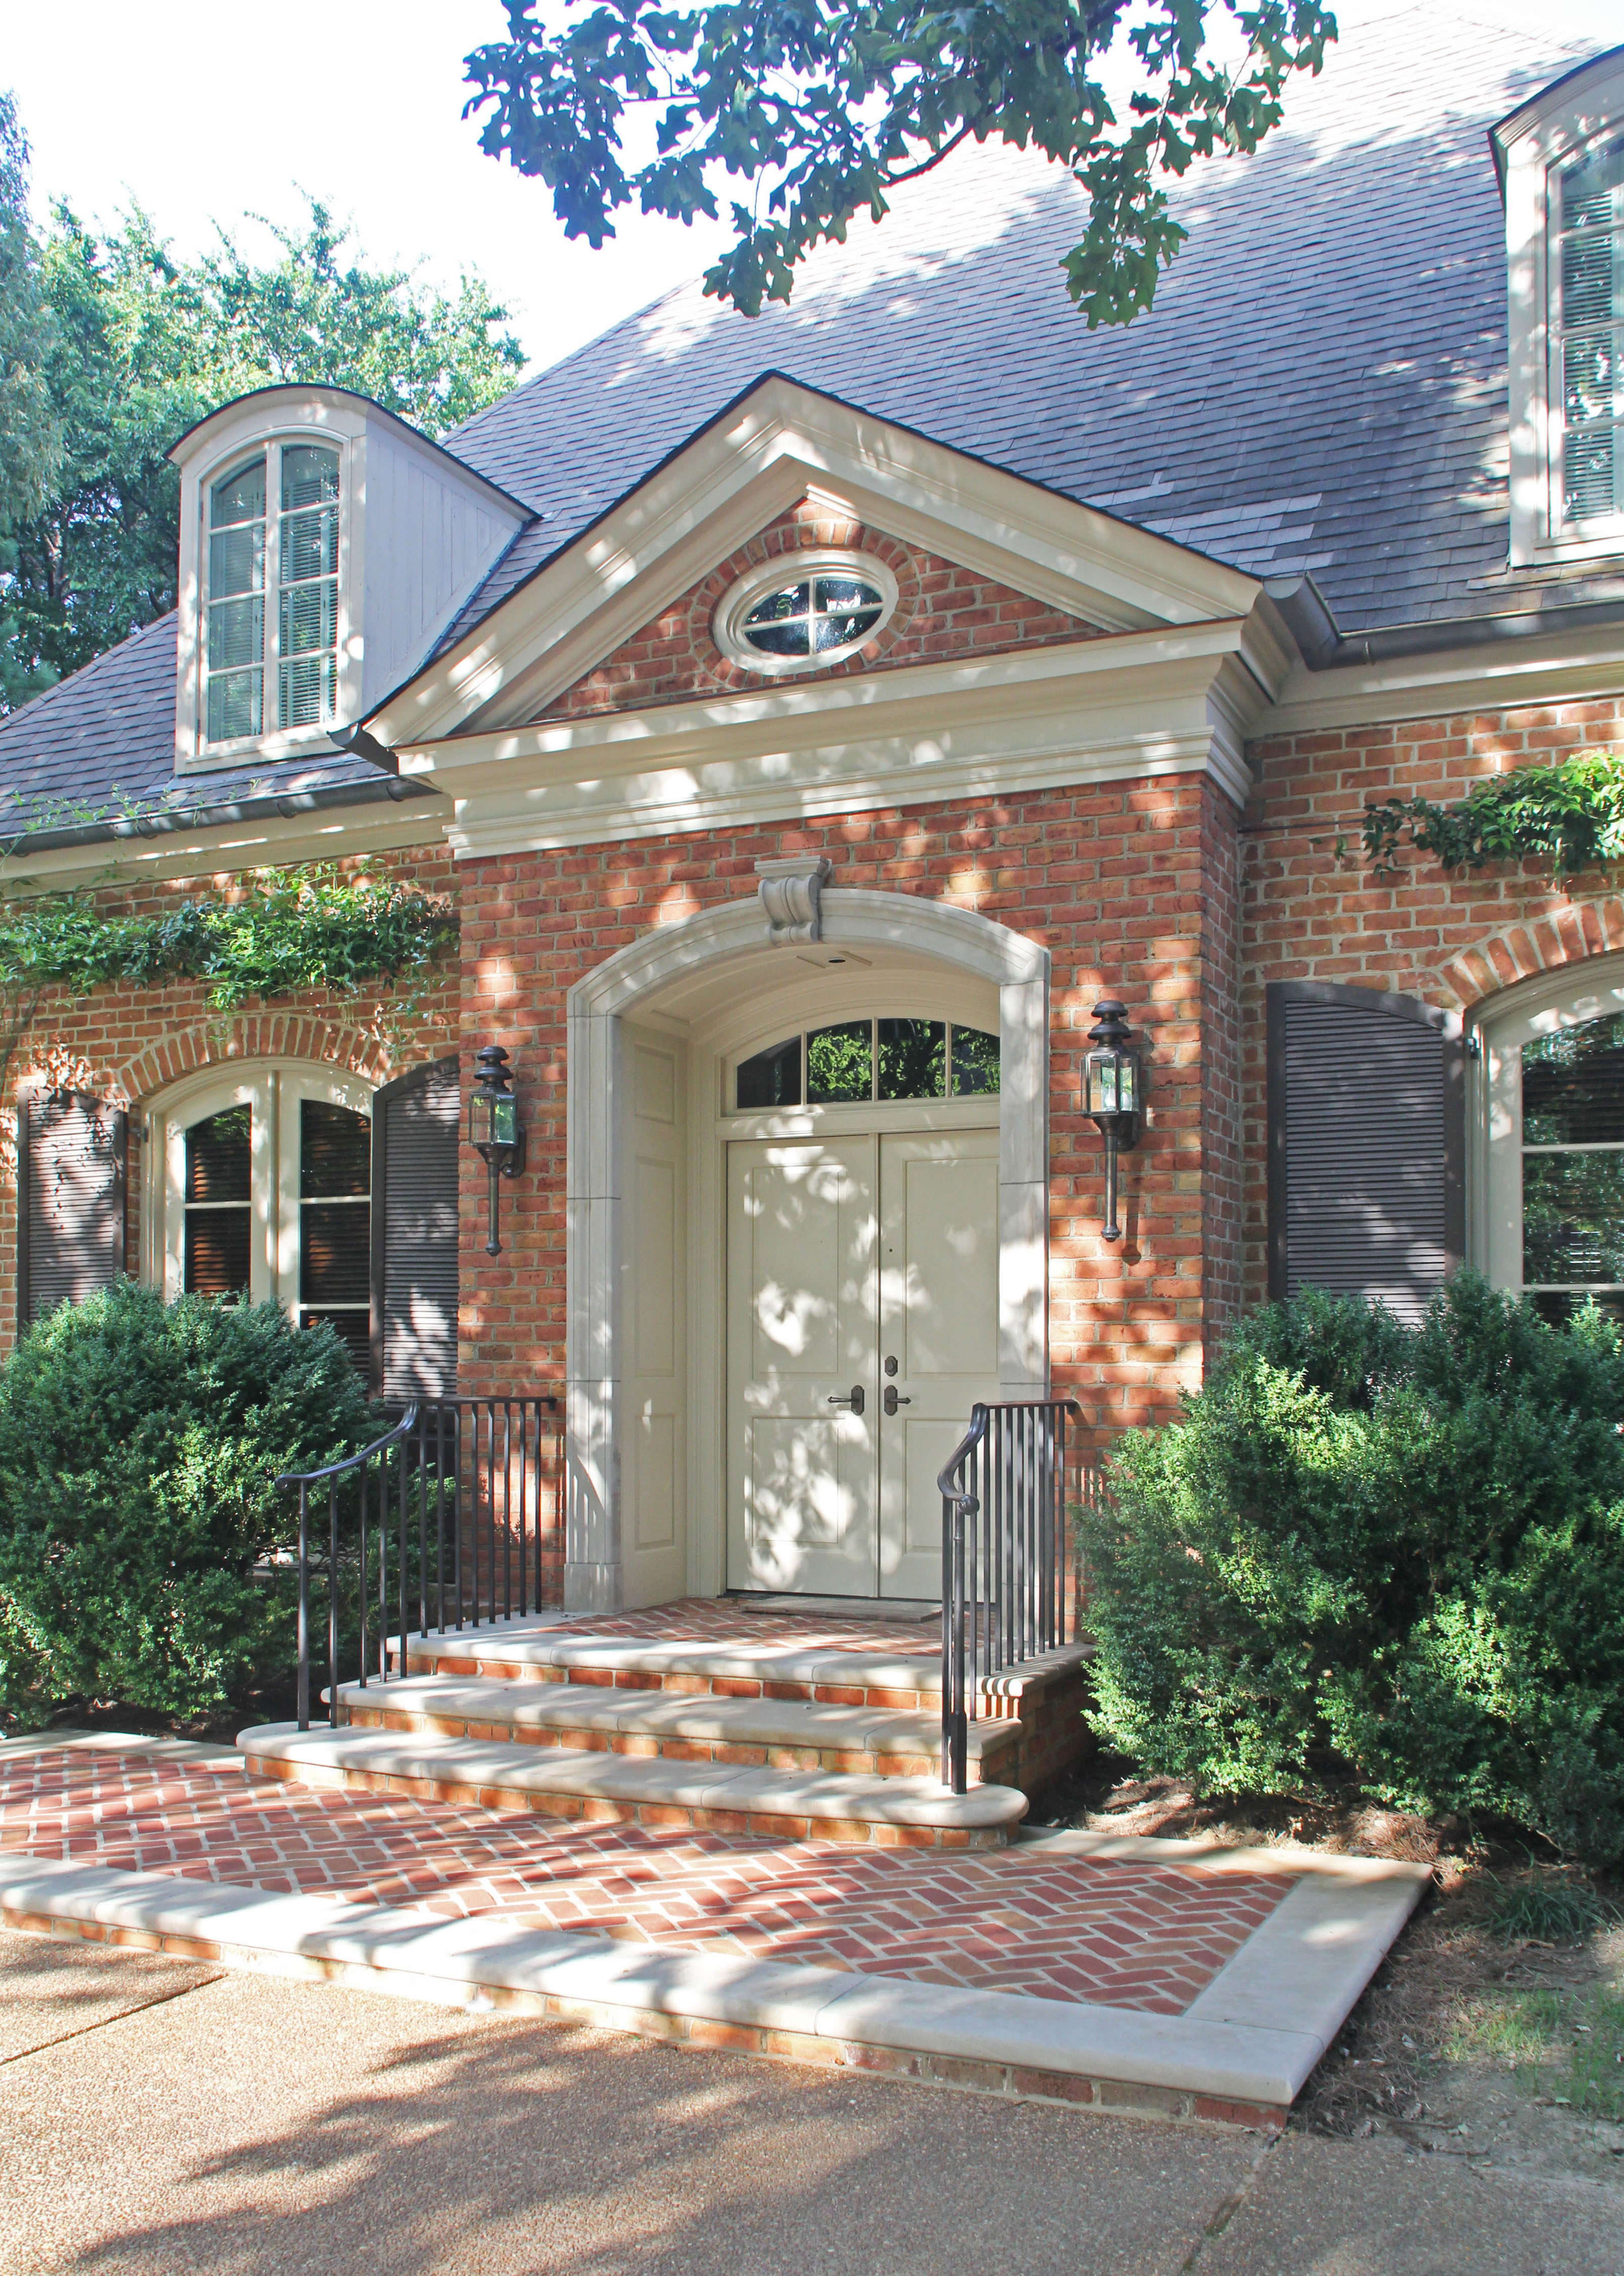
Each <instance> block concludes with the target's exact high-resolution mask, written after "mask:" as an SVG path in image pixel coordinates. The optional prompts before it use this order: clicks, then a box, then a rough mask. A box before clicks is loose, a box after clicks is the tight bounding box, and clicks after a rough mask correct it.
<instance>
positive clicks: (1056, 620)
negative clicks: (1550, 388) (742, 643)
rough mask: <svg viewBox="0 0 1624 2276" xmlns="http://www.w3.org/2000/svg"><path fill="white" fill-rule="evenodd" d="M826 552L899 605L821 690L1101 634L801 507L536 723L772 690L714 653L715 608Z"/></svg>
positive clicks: (813, 507) (815, 502)
mask: <svg viewBox="0 0 1624 2276" xmlns="http://www.w3.org/2000/svg"><path fill="white" fill-rule="evenodd" d="M830 545H839V546H845V547H847V548H850V549H852V550H855V551H858V552H863V553H872V554H875V555H877V557H878V558H879V559H880V560H882V561H884V563H885V565H886V566H887V567H888V568H889V569H890V570H891V572H892V575H893V576H894V577H895V578H896V580H897V585H898V588H899V599H898V603H897V608H896V611H895V613H894V614H893V615H892V618H891V620H890V622H889V623H887V624H885V625H883V626H881V627H880V629H879V631H878V632H877V633H876V634H875V636H874V638H873V640H871V641H869V643H868V645H867V646H866V647H865V648H863V649H861V651H860V653H859V654H858V655H856V656H848V657H847V658H846V661H845V662H844V663H843V664H831V665H825V666H824V667H823V669H822V670H821V671H819V673H818V675H817V676H818V678H819V679H820V680H824V679H831V678H836V677H839V676H841V675H844V674H847V673H850V672H854V671H868V670H871V669H872V668H873V667H874V666H876V665H893V664H926V663H941V662H944V661H945V660H947V659H949V658H951V657H953V656H992V655H997V654H998V653H999V652H1000V651H1001V650H1006V649H1015V648H1029V647H1033V646H1051V645H1052V644H1053V643H1054V642H1055V641H1071V640H1088V639H1092V638H1097V636H1098V634H1099V631H1100V627H1099V626H1097V625H1090V624H1086V623H1085V622H1084V621H1083V619H1082V618H1081V617H1070V616H1067V615H1066V614H1065V613H1064V611H1061V610H1059V609H1051V608H1050V607H1048V605H1047V604H1046V603H1043V602H1042V601H1036V600H1033V599H1032V598H1031V596H1029V595H1028V594H1025V593H1017V592H1015V591H1014V590H1013V588H1011V587H1010V586H1008V585H1000V584H998V583H997V582H996V581H995V580H992V579H990V578H985V577H982V576H980V575H978V574H977V573H975V571H974V570H971V569H966V568H962V567H960V565H958V564H957V563H955V562H952V561H946V560H944V559H942V558H941V557H940V556H939V555H937V554H934V553H925V552H922V551H921V550H919V548H918V547H916V546H912V545H905V544H904V543H903V542H902V541H901V540H900V539H899V538H895V537H888V536H887V535H885V533H884V531H883V530H877V529H869V528H867V527H864V525H863V524H862V523H861V522H859V521H854V520H850V519H849V518H848V517H846V516H843V515H840V514H838V513H837V512H835V510H834V508H833V506H832V505H831V502H830V501H828V500H826V499H823V500H820V499H816V498H804V499H802V501H801V504H800V505H797V506H794V507H793V508H792V509H791V511H790V512H788V513H786V514H784V515H783V516H781V517H780V519H779V520H777V521H776V522H773V523H772V524H771V525H770V527H768V528H766V529H764V530H763V531H762V533H761V534H760V535H759V536H756V537H753V538H752V539H751V540H750V542H749V543H748V544H747V545H743V546H740V549H739V550H738V551H737V552H736V553H734V554H732V555H731V556H730V557H729V558H728V559H727V560H725V561H724V562H721V563H719V564H718V565H717V567H716V568H715V569H713V570H712V571H711V573H710V575H709V576H708V577H706V578H705V579H704V580H702V582H701V583H700V584H697V585H694V586H693V587H691V588H690V589H689V590H688V591H687V592H686V593H685V594H684V595H683V596H682V597H681V599H680V600H679V601H673V602H672V605H671V607H670V608H669V609H666V610H664V611H662V612H661V614H660V615H659V616H658V617H656V618H655V619H654V621H653V622H652V623H651V624H648V625H645V626H643V627H642V629H641V632H639V633H635V634H634V637H633V638H632V639H631V640H629V641H625V642H623V643H622V645H621V646H620V647H619V648H618V649H616V650H615V651H614V653H613V654H612V655H611V656H607V657H605V659H604V660H603V663H602V664H597V665H596V666H595V667H594V669H593V670H592V671H589V672H588V674H587V675H586V677H585V679H580V680H578V681H577V682H576V683H575V685H574V687H572V688H570V689H568V690H567V691H566V692H565V694H563V695H561V696H559V697H558V701H557V702H554V703H552V704H550V706H549V707H548V709H546V710H545V711H544V712H543V713H542V714H541V717H543V718H546V719H562V718H577V717H582V716H583V715H587V714H590V713H593V712H600V711H617V710H621V711H625V710H634V709H639V708H641V707H642V706H645V705H648V704H650V703H675V702H680V701H681V700H682V699H683V698H684V697H688V696H696V695H699V696H702V695H721V694H730V693H732V692H735V691H737V690H739V689H740V688H750V687H764V686H767V685H770V684H773V682H772V675H770V674H768V673H764V672H754V671H746V670H745V669H744V668H743V666H742V665H740V664H734V663H732V661H731V660H730V659H729V658H728V657H726V656H724V655H723V654H722V652H721V650H720V649H718V648H717V644H716V641H714V640H713V639H712V637H711V631H710V624H711V618H712V617H713V616H714V615H715V613H716V608H717V602H718V601H720V599H721V597H722V596H723V594H724V593H725V592H726V590H727V588H728V587H729V586H730V585H732V583H734V581H735V580H737V579H738V578H740V577H741V576H742V575H743V574H744V573H745V572H746V571H747V569H753V568H755V567H757V566H759V565H761V564H762V563H763V562H766V561H770V560H772V559H774V558H777V557H778V556H782V555H788V554H792V553H794V552H796V551H798V550H801V549H803V548H807V547H811V546H830Z"/></svg>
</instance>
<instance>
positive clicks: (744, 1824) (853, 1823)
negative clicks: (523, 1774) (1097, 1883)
mask: <svg viewBox="0 0 1624 2276" xmlns="http://www.w3.org/2000/svg"><path fill="white" fill-rule="evenodd" d="M244 1769H245V1771H247V1776H248V1777H250V1778H254V1779H265V1780H266V1781H268V1782H269V1783H272V1784H282V1783H285V1782H292V1784H293V1785H296V1786H312V1787H326V1788H329V1789H331V1790H338V1789H339V1788H348V1789H351V1790H352V1791H353V1790H357V1789H359V1790H362V1791H364V1792H366V1793H368V1794H410V1795H412V1796H413V1797H414V1799H415V1800H416V1801H418V1802H451V1803H453V1804H455V1805H456V1806H457V1807H459V1808H460V1809H497V1810H515V1809H525V1810H532V1811H534V1812H535V1814H536V1815H537V1816H538V1817H554V1818H560V1817H561V1818H569V1819H572V1820H577V1819H578V1820H580V1821H581V1823H583V1824H586V1825H646V1826H649V1828H651V1829H653V1830H657V1831H659V1832H671V1831H672V1828H673V1827H680V1826H692V1827H693V1828H694V1831H695V1832H702V1833H758V1834H761V1835H763V1836H764V1837H765V1838H766V1839H768V1840H773V1841H835V1842H839V1843H841V1844H842V1845H844V1846H845V1847H851V1848H854V1847H858V1846H860V1845H867V1844H869V1843H872V1844H873V1845H874V1847H877V1848H888V1849H1001V1848H1003V1847H1005V1844H1006V1833H1005V1832H1004V1830H1003V1829H1002V1828H990V1829H983V1828H981V1827H972V1828H969V1829H968V1830H967V1829H963V1828H960V1827H957V1826H936V1825H869V1824H867V1823H866V1822H864V1821H863V1820H861V1819H858V1818H844V1817H801V1816H799V1815H797V1816H787V1815H782V1816H781V1815H779V1814H778V1813H777V1812H770V1811H764V1810H750V1811H744V1810H738V1809H694V1808H689V1807H688V1806H687V1805H686V1804H683V1803H678V1802H616V1801H610V1800H606V1799H605V1798H603V1796H601V1795H596V1794H593V1795H585V1794H527V1793H524V1792H522V1791H520V1790H517V1789H511V1788H508V1787H495V1786H473V1785H467V1786H465V1785H459V1784H458V1783H457V1782H456V1781H455V1780H454V1779H428V1778H401V1777H397V1776H394V1775H387V1776H386V1775H384V1774H383V1773H382V1772H380V1771H365V1770H360V1769H359V1768H351V1769H345V1770H336V1769H331V1768H329V1767H327V1766H326V1765H324V1764H315V1763H304V1762H297V1761H278V1760H277V1759H276V1758H274V1757H273V1756H269V1755H255V1756H251V1757H250V1758H249V1759H248V1761H247V1762H246V1763H245V1764H244Z"/></svg>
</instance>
